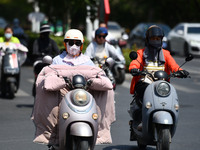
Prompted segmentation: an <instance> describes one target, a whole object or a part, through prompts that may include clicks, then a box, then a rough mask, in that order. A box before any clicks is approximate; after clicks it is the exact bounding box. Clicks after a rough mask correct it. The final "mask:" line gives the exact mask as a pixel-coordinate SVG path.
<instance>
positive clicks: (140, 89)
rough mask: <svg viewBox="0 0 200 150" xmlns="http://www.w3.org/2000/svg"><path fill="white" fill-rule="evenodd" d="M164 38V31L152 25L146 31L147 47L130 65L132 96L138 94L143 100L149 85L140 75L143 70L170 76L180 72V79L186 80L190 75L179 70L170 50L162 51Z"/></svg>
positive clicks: (141, 50)
mask: <svg viewBox="0 0 200 150" xmlns="http://www.w3.org/2000/svg"><path fill="white" fill-rule="evenodd" d="M163 37H164V32H163V30H162V29H161V28H160V27H158V26H156V25H152V26H150V27H149V28H148V30H147V31H146V41H145V42H146V46H145V48H143V49H140V50H138V51H137V54H138V57H137V60H133V61H132V62H131V63H130V65H129V71H130V72H131V74H132V75H133V78H132V81H131V87H130V93H131V94H135V92H136V94H137V96H138V98H139V99H142V98H143V94H144V91H145V89H146V87H147V86H148V85H149V83H147V82H145V79H144V77H143V76H141V75H140V74H139V72H140V71H142V70H147V71H148V72H152V73H153V72H155V71H158V70H163V71H165V72H167V73H168V74H170V72H177V71H178V70H179V74H180V77H182V78H186V77H187V76H188V75H189V73H188V72H187V71H185V70H182V69H181V68H179V65H178V64H177V63H176V62H175V60H174V59H173V57H172V56H171V55H170V52H169V51H168V50H165V49H162V39H163Z"/></svg>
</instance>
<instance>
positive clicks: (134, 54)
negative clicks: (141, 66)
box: [129, 51, 138, 60]
mask: <svg viewBox="0 0 200 150" xmlns="http://www.w3.org/2000/svg"><path fill="white" fill-rule="evenodd" d="M129 57H130V59H132V60H136V59H137V57H138V55H137V53H136V52H135V51H132V52H130V54H129Z"/></svg>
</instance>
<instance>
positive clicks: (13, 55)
mask: <svg viewBox="0 0 200 150" xmlns="http://www.w3.org/2000/svg"><path fill="white" fill-rule="evenodd" d="M18 48H19V49H18ZM27 51H28V49H27V48H26V47H24V46H23V45H21V44H18V46H16V45H15V44H14V43H3V44H1V45H0V56H1V60H0V67H1V69H0V70H1V78H0V79H1V84H0V85H1V96H2V97H6V98H10V99H13V98H14V97H15V93H16V92H17V91H18V89H19V83H20V69H21V65H22V64H23V63H24V62H25V60H26V52H27Z"/></svg>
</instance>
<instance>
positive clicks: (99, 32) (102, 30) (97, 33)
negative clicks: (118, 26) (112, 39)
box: [95, 27, 108, 35]
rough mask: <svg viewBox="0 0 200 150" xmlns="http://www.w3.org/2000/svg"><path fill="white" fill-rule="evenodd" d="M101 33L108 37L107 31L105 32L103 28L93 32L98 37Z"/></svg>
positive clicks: (105, 29)
mask: <svg viewBox="0 0 200 150" xmlns="http://www.w3.org/2000/svg"><path fill="white" fill-rule="evenodd" d="M101 33H103V34H106V35H108V30H107V28H105V27H100V28H98V29H97V30H96V31H95V35H99V34H101Z"/></svg>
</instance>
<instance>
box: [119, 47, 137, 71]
mask: <svg viewBox="0 0 200 150" xmlns="http://www.w3.org/2000/svg"><path fill="white" fill-rule="evenodd" d="M137 50H138V48H137V47H136V45H134V46H133V47H132V48H131V49H130V48H123V49H122V53H123V55H124V58H125V60H126V72H129V71H128V68H129V65H130V63H131V61H132V60H131V59H130V58H129V54H130V52H131V51H137Z"/></svg>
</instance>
